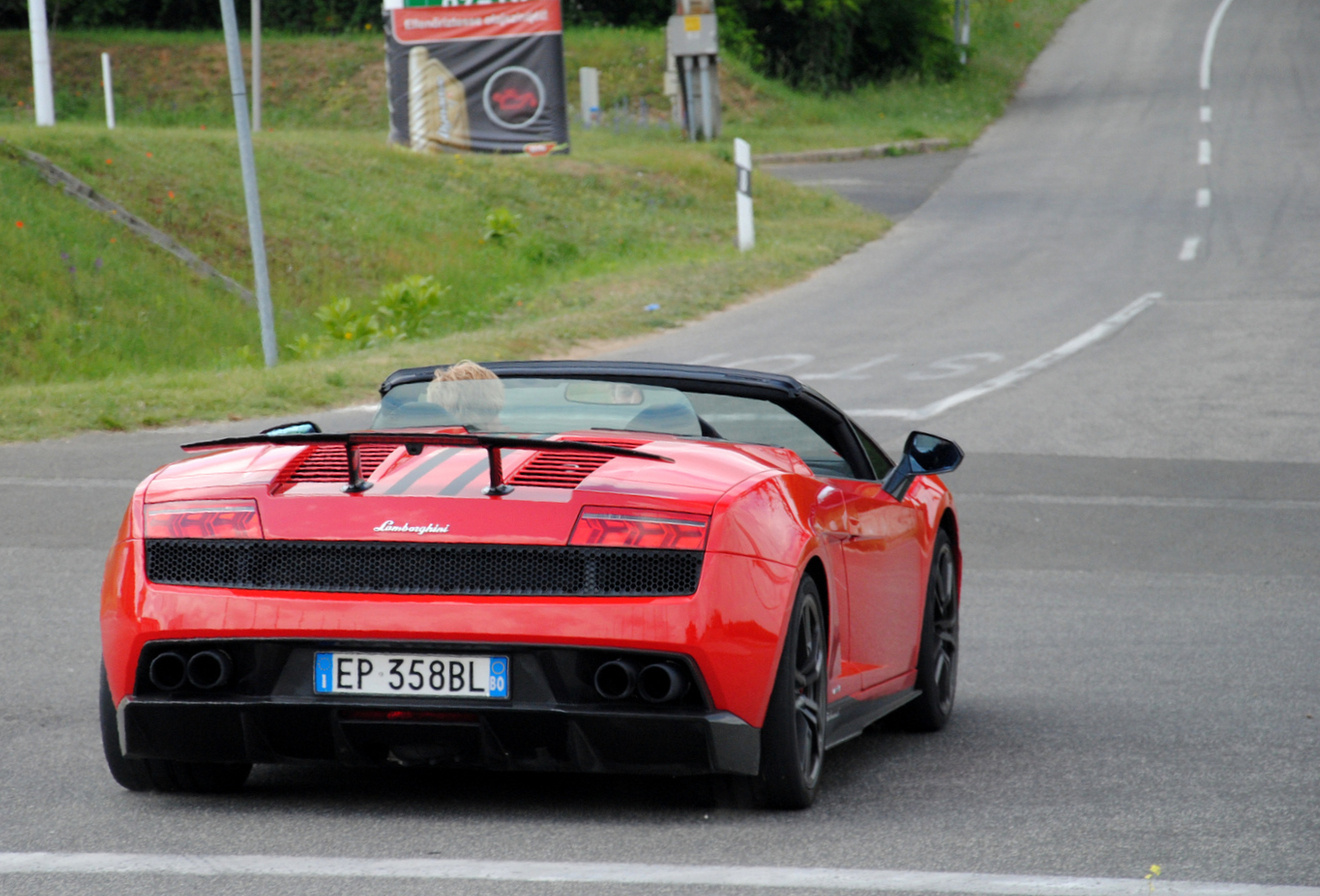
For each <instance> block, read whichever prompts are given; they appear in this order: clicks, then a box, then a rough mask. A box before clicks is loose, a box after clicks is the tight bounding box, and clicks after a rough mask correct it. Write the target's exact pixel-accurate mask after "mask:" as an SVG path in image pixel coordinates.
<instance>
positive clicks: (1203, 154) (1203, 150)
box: [1196, 140, 1210, 165]
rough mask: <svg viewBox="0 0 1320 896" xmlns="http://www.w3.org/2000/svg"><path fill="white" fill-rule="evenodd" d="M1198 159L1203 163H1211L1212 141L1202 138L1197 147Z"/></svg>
mask: <svg viewBox="0 0 1320 896" xmlns="http://www.w3.org/2000/svg"><path fill="white" fill-rule="evenodd" d="M1196 161H1197V162H1198V163H1199V164H1201V165H1209V164H1210V141H1209V140H1202V141H1201V142H1200V144H1199V145H1198V146H1197V149H1196Z"/></svg>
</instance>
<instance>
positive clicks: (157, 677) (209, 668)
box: [147, 650, 234, 691]
mask: <svg viewBox="0 0 1320 896" xmlns="http://www.w3.org/2000/svg"><path fill="white" fill-rule="evenodd" d="M233 671H234V664H233V661H232V660H230V659H229V654H227V653H225V652H224V651H223V650H201V651H198V652H197V653H194V654H193V655H192V656H190V657H188V658H186V659H185V658H184V656H183V654H181V653H178V652H177V651H174V650H167V651H165V652H164V653H162V654H160V655H159V656H157V657H156V658H155V659H153V660H152V661H151V665H149V666H148V667H147V678H148V679H149V680H150V681H151V684H152V685H153V686H154V687H156V688H159V689H160V690H162V691H177V690H178V689H179V688H181V687H183V686H184V685H185V684H190V685H192V686H193V687H195V688H197V689H198V690H202V691H209V690H212V689H213V688H218V687H221V686H223V685H225V684H228V683H229V678H230V676H231V675H232V674H233Z"/></svg>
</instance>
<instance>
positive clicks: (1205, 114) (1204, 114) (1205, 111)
mask: <svg viewBox="0 0 1320 896" xmlns="http://www.w3.org/2000/svg"><path fill="white" fill-rule="evenodd" d="M1201 123H1202V124H1209V123H1210V107H1209V106H1202V107H1201Z"/></svg>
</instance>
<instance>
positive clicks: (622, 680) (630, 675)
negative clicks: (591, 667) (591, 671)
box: [596, 660, 637, 700]
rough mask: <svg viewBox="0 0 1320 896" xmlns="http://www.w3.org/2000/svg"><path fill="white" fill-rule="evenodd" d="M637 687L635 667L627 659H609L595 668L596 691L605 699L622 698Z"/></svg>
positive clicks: (630, 694) (629, 694) (628, 695)
mask: <svg viewBox="0 0 1320 896" xmlns="http://www.w3.org/2000/svg"><path fill="white" fill-rule="evenodd" d="M636 689H637V667H636V666H634V665H633V664H632V663H630V662H628V661H627V660H610V661H609V662H608V663H601V666H600V668H599V669H597V670H596V693H597V694H600V695H601V696H602V697H604V698H605V699H606V700H624V699H627V698H628V697H631V696H632V694H633V691H635V690H636Z"/></svg>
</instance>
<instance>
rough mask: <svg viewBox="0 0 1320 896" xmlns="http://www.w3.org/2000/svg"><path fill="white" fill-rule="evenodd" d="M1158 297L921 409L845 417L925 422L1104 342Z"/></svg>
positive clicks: (1141, 300)
mask: <svg viewBox="0 0 1320 896" xmlns="http://www.w3.org/2000/svg"><path fill="white" fill-rule="evenodd" d="M1162 298H1164V293H1162V292H1148V293H1146V294H1145V295H1144V296H1142V297H1141V298H1139V299H1137V300H1136V301H1135V302H1132V303H1131V304H1129V305H1127V306H1126V307H1125V308H1123V309H1121V310H1119V311H1117V312H1115V313H1114V314H1111V315H1110V316H1109V317H1107V318H1105V319H1104V320H1102V321H1101V322H1100V323H1098V324H1096V325H1095V326H1094V327H1092V328H1091V329H1089V330H1087V331H1086V332H1085V333H1082V334H1081V335H1080V336H1076V337H1074V338H1072V339H1069V340H1068V341H1067V342H1065V343H1064V344H1063V345H1061V346H1059V347H1058V348H1056V349H1054V350H1052V351H1048V352H1046V353H1045V354H1043V355H1041V356H1040V357H1038V358H1034V359H1032V360H1030V361H1028V362H1027V363H1025V364H1023V365H1022V366H1020V367H1014V368H1013V369H1012V370H1010V371H1008V372H1007V373H1001V374H1000V375H999V376H997V377H993V378H991V379H988V380H986V381H985V382H983V383H978V384H977V385H975V386H972V387H971V388H970V389H964V390H963V391H961V392H957V393H954V394H953V395H950V396H949V397H948V398H942V399H940V400H939V401H936V402H932V403H931V404H928V405H926V406H925V407H923V408H915V409H905V408H894V409H862V410H857V411H848V414H849V415H850V416H853V417H898V418H899V419H902V420H929V419H930V418H931V417H934V416H936V415H938V414H942V413H944V412H945V411H947V410H949V409H950V408H954V407H957V406H958V405H960V404H966V403H967V402H969V401H972V400H974V399H977V398H980V397H981V396H983V395H988V394H990V393H991V392H995V391H998V390H999V389H1004V388H1006V387H1008V386H1011V385H1013V384H1014V383H1018V382H1021V381H1022V380H1024V379H1026V378H1027V377H1029V376H1031V375H1032V374H1034V373H1039V372H1040V371H1042V370H1045V369H1046V368H1048V367H1053V366H1054V365H1055V364H1058V363H1059V362H1060V361H1062V360H1064V359H1065V358H1069V357H1071V356H1073V355H1075V354H1077V353H1078V352H1080V351H1081V350H1082V349H1084V348H1087V347H1089V346H1091V345H1094V344H1095V343H1097V342H1099V341H1101V340H1102V339H1107V338H1108V337H1110V336H1112V335H1113V334H1114V333H1117V332H1118V331H1119V330H1120V329H1122V328H1123V327H1124V326H1125V325H1126V324H1127V323H1128V321H1130V320H1132V318H1134V317H1136V316H1137V315H1138V314H1140V313H1141V312H1143V311H1145V310H1146V309H1147V308H1149V307H1151V306H1152V305H1154V304H1155V300H1156V299H1162Z"/></svg>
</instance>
